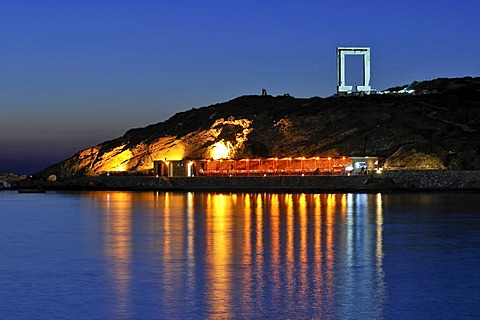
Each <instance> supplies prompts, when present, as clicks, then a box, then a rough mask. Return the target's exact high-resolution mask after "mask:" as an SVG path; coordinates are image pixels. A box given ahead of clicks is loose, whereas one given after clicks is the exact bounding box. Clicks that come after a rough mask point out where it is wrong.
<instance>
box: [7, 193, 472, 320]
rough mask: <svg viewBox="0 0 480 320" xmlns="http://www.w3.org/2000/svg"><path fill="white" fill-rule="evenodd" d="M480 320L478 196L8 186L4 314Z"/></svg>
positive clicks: (29, 316)
mask: <svg viewBox="0 0 480 320" xmlns="http://www.w3.org/2000/svg"><path fill="white" fill-rule="evenodd" d="M179 318H183V319H191V318H215V319H218V318H322V319H478V318H480V195H479V194H443V193H442V194H388V195H382V194H371V195H367V194H266V193H262V194H256V193H255V194H217V193H155V192H145V193H143V192H142V193H140V192H77V193H68V192H49V193H47V194H17V193H16V192H10V191H2V192H0V319H179Z"/></svg>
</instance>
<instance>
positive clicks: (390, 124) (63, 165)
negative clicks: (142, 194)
mask: <svg viewBox="0 0 480 320" xmlns="http://www.w3.org/2000/svg"><path fill="white" fill-rule="evenodd" d="M406 87H407V85H405V86H401V87H397V88H391V89H390V90H391V91H398V90H399V89H402V88H406ZM409 88H410V89H414V90H415V92H416V93H417V94H414V95H409V94H374V95H365V96H356V95H349V96H344V97H337V96H332V97H328V98H319V97H313V98H309V99H299V98H294V97H290V96H277V97H273V96H253V95H250V96H242V97H238V98H235V99H233V100H230V101H227V102H224V103H218V104H215V105H211V106H206V107H201V108H193V109H191V110H188V111H184V112H179V113H177V114H175V115H174V116H172V117H171V118H170V119H168V120H166V121H164V122H159V123H156V124H152V125H149V126H147V127H145V128H137V129H131V130H129V131H127V132H126V133H125V134H124V135H123V136H122V137H119V138H117V139H114V140H111V141H106V142H104V143H101V144H99V145H97V146H94V147H92V148H88V149H86V150H83V151H80V152H78V153H77V154H75V155H74V156H73V157H71V158H69V159H66V160H65V161H62V162H60V163H58V164H55V165H52V166H50V167H48V168H46V169H45V170H43V171H41V172H39V173H37V174H36V176H38V177H47V176H48V175H51V174H55V175H56V176H57V177H68V176H78V175H99V174H102V173H104V172H107V171H148V170H151V169H152V168H153V161H154V160H160V159H165V158H166V159H172V160H175V159H180V158H183V159H200V158H210V157H211V156H212V152H213V150H214V149H215V145H216V144H218V143H221V144H223V145H225V146H226V147H227V148H228V150H229V157H231V158H237V159H238V158H245V157H250V158H254V157H290V156H291V157H295V156H307V157H308V156H341V155H345V156H378V157H380V159H381V161H382V164H383V165H384V166H385V167H386V168H390V169H451V170H471V169H480V156H479V154H480V131H479V128H480V77H476V78H472V77H465V78H455V79H436V80H432V81H424V82H418V83H414V84H413V85H411V86H409Z"/></svg>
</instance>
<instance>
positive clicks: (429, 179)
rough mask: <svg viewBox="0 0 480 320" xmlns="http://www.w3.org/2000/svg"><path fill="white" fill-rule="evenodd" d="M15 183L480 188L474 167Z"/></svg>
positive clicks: (397, 189) (24, 184)
mask: <svg viewBox="0 0 480 320" xmlns="http://www.w3.org/2000/svg"><path fill="white" fill-rule="evenodd" d="M18 188H45V189H59V190H162V191H163V190H165V191H167V190H168V191H233V192H235V191H239V192H241V191H249V192H254V191H259V192H407V191H468V192H480V171H385V172H383V173H381V174H371V175H358V176H305V177H301V176H266V177H194V178H187V177H171V178H155V177H145V176H108V177H107V176H99V177H80V178H72V179H66V180H63V181H40V180H23V181H21V183H19V185H18Z"/></svg>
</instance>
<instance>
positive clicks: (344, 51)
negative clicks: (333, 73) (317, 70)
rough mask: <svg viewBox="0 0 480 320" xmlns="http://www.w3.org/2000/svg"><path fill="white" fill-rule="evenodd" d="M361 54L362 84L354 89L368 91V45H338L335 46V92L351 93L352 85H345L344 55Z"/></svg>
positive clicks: (369, 89)
mask: <svg viewBox="0 0 480 320" xmlns="http://www.w3.org/2000/svg"><path fill="white" fill-rule="evenodd" d="M346 55H362V56H363V85H361V86H357V87H356V89H357V90H356V91H358V92H366V93H370V92H371V91H373V90H372V88H371V87H370V48H369V47H338V48H337V94H345V93H351V92H352V89H353V86H347V85H346V78H345V56H346Z"/></svg>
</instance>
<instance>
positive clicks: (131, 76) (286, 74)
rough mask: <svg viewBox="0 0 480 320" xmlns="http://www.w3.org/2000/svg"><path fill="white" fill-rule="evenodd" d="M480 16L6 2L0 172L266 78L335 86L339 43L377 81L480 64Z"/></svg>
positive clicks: (387, 4) (275, 90)
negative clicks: (365, 57) (367, 64)
mask: <svg viewBox="0 0 480 320" xmlns="http://www.w3.org/2000/svg"><path fill="white" fill-rule="evenodd" d="M479 16H480V1H479V0H457V1H453V0H452V1H442V0H435V1H434V0H422V1H398V0H393V1H380V0H371V1H352V0H345V1H337V0H295V1H293V0H291V1H290V0H281V1H279V0H277V1H272V0H256V1H254V0H202V1H199V0H197V1H192V0H190V1H185V0H175V1H160V0H159V1H154V0H145V1H141V0H139V1H133V0H130V1H126V0H81V1H79V0H67V1H65V0H0V39H1V42H0V172H16V173H33V172H35V171H38V170H41V169H43V168H44V167H46V166H47V165H50V164H53V163H56V162H59V161H61V160H64V159H65V158H67V157H69V156H71V155H73V154H74V153H76V152H77V151H79V150H81V149H85V148H88V147H91V146H94V145H96V144H99V143H101V142H103V141H105V140H109V139H113V138H116V137H119V136H121V135H123V133H124V132H125V131H127V130H128V129H130V128H133V127H143V126H146V125H149V124H152V123H156V122H160V121H164V120H166V119H167V118H169V117H170V116H172V115H173V114H175V113H176V112H179V111H184V110H188V109H190V108H192V107H201V106H205V105H210V104H214V103H217V102H223V101H227V100H230V99H233V98H235V97H237V96H240V95H246V94H259V93H260V92H261V89H262V88H264V87H265V88H267V89H268V93H269V94H272V95H279V94H284V93H286V92H288V93H290V94H291V95H293V96H295V97H312V96H323V97H325V96H329V95H331V94H333V93H334V91H335V88H336V87H335V86H336V56H335V48H336V47H338V46H370V47H371V50H372V77H371V85H372V87H373V88H376V89H379V90H382V89H385V88H388V87H390V86H396V85H402V84H407V83H410V82H412V81H413V80H426V79H434V78H438V77H462V76H478V75H479V73H480V55H479V52H480V41H479V40H480V34H479V31H480V19H479ZM351 58H353V59H355V58H354V57H351ZM348 61H349V60H347V62H348ZM351 61H353V62H352V66H356V64H357V63H358V62H356V60H351ZM358 66H360V65H358ZM348 68H349V65H347V71H349V69H348ZM352 68H353V69H352ZM360 68H361V67H350V69H352V70H353V71H351V73H352V74H354V75H355V76H354V77H353V78H351V79H353V80H352V81H356V77H357V74H359V73H360V71H359V70H360ZM347 76H348V75H347ZM353 84H355V83H353Z"/></svg>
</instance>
